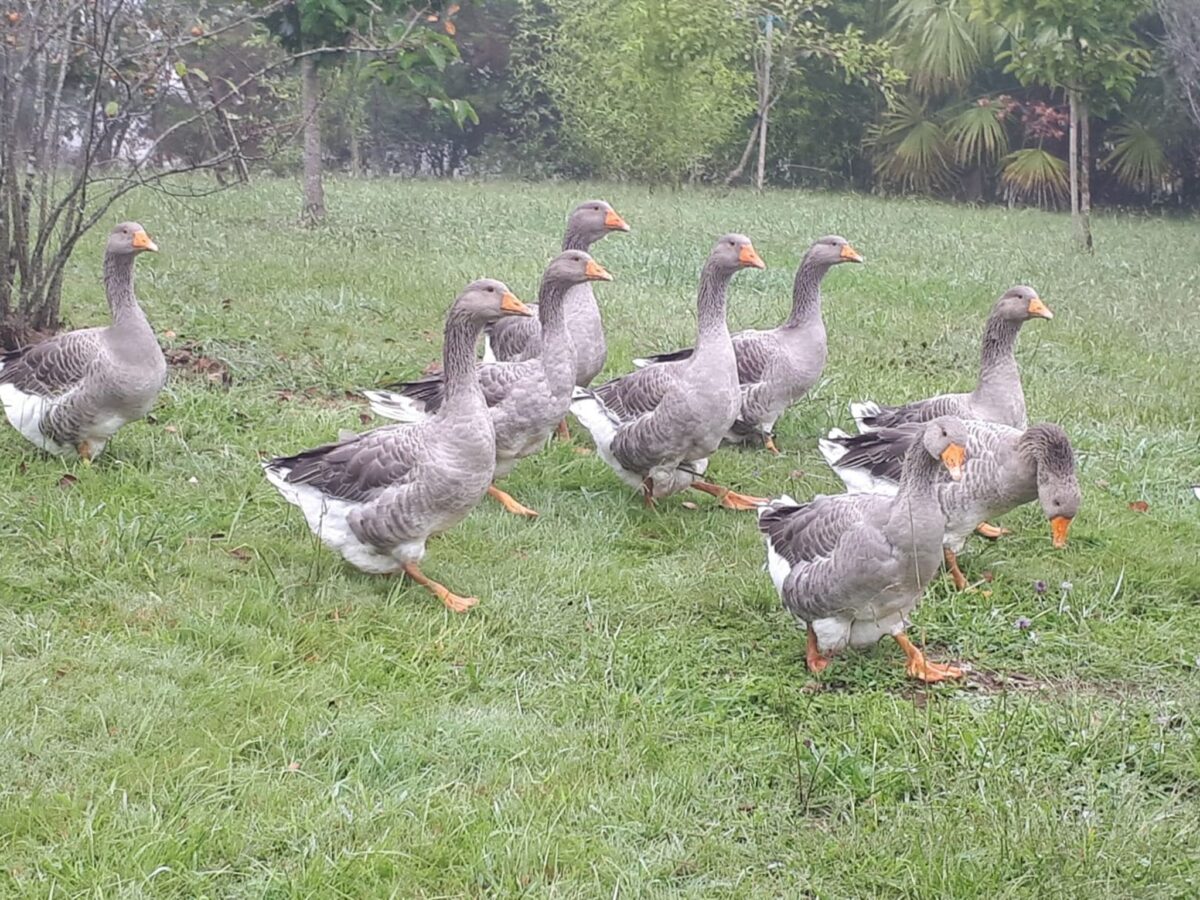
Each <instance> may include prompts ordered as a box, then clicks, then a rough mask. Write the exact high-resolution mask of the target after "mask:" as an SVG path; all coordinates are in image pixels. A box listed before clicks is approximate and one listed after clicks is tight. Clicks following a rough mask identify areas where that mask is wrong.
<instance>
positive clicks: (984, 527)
mask: <svg viewBox="0 0 1200 900" xmlns="http://www.w3.org/2000/svg"><path fill="white" fill-rule="evenodd" d="M975 533H976V534H979V535H982V536H983V537H985V538H987V539H988V540H989V541H994V540H996V539H997V538H1002V537H1004V536H1005V535H1006V534H1012V532H1011V531H1009V530H1008V529H1007V528H1000V527H999V526H997V525H990V524H988V523H987V522H983V523H981V524H980V525H979V526H978V527H977V528H976V529H975Z"/></svg>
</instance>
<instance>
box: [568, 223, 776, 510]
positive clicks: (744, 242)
mask: <svg viewBox="0 0 1200 900" xmlns="http://www.w3.org/2000/svg"><path fill="white" fill-rule="evenodd" d="M748 267H749V268H755V269H765V268H766V265H765V264H764V263H763V261H762V259H761V258H759V255H758V253H757V252H755V250H754V246H753V245H752V244H751V243H750V239H749V238H748V237H746V236H745V235H741V234H727V235H725V236H724V237H722V238H721V239H720V240H718V241H717V243H716V245H715V246H714V247H713V249H712V252H711V253H710V254H709V256H708V261H707V262H706V263H705V264H704V269H703V271H702V272H701V275H700V289H699V293H698V294H697V298H696V308H697V312H698V322H697V334H696V352H695V353H694V354H692V356H691V358H690V359H688V360H687V361H686V362H683V363H681V364H679V365H673V366H649V367H647V368H644V369H636V370H634V371H633V372H631V373H630V374H628V375H624V376H622V377H620V378H616V379H614V380H612V381H609V382H607V383H606V384H603V385H601V386H600V387H598V388H596V389H594V390H586V389H583V388H577V389H576V391H575V400H574V401H573V402H572V403H571V412H572V413H574V414H575V417H576V418H577V419H578V420H579V421H580V422H581V423H582V424H583V426H584V427H585V428H586V429H587V430H588V431H589V432H591V435H592V439H593V440H594V441H595V443H596V449H597V451H598V452H599V454H600V456H601V458H602V459H603V460H604V461H605V462H606V463H608V465H609V466H610V467H611V468H612V469H613V471H614V472H616V473H617V475H618V476H619V477H620V478H621V480H622V481H624V482H625V483H626V484H628V485H630V486H631V487H633V488H634V489H638V490H641V492H642V497H643V500H644V502H645V504H646V505H647V506H653V505H654V501H655V500H656V499H658V498H660V497H665V496H668V495H669V494H673V493H676V492H678V491H682V490H684V489H686V488H688V487H692V488H695V489H697V490H700V491H703V492H705V493H708V494H712V495H713V496H715V497H717V498H718V499H719V500H720V502H721V505H722V506H725V507H728V508H730V509H754V508H756V507H757V506H758V505H759V504H760V503H762V502H764V501H763V500H762V499H760V498H758V497H748V496H745V495H742V494H738V493H735V492H733V491H731V490H729V489H728V488H725V487H720V486H718V485H715V484H712V483H711V482H708V481H703V480H701V478H700V476H701V475H702V474H704V471H705V469H706V468H707V466H708V456H709V454H711V453H712V452H713V451H714V450H716V449H717V447H718V446H720V443H721V439H722V438H723V437H724V436H725V435H726V433H727V432H728V431H729V429H730V427H731V426H732V425H733V421H734V419H736V418H737V416H738V411H739V410H740V408H741V399H740V396H741V395H740V393H739V389H738V380H737V360H736V359H735V357H734V355H733V343H732V342H731V341H730V338H729V328H728V325H727V324H726V321H725V294H726V290H727V288H728V287H729V282H730V280H731V279H732V278H733V276H734V274H735V273H736V272H737V271H738V270H739V269H744V268H748Z"/></svg>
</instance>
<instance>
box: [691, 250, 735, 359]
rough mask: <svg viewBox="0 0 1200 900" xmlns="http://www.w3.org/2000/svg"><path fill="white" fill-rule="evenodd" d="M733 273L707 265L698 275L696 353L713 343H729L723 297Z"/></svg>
mask: <svg viewBox="0 0 1200 900" xmlns="http://www.w3.org/2000/svg"><path fill="white" fill-rule="evenodd" d="M731 278H733V273H732V272H729V271H726V270H724V269H720V268H718V267H717V266H714V265H713V264H712V263H707V264H706V265H705V266H704V270H703V271H702V272H701V273H700V290H699V292H698V293H697V295H696V319H697V322H696V352H697V353H699V352H700V350H701V349H703V348H704V347H705V346H706V345H710V344H713V343H718V344H728V343H729V340H730V338H729V323H728V322H727V321H726V319H725V295H726V292H727V290H728V288H729V281H730V279H731Z"/></svg>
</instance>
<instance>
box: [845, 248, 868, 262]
mask: <svg viewBox="0 0 1200 900" xmlns="http://www.w3.org/2000/svg"><path fill="white" fill-rule="evenodd" d="M842 259H844V260H848V261H849V262H862V261H863V258H862V254H861V253H859V252H858V251H857V250H855V249H854V248H853V247H851V246H850V245H849V244H842Z"/></svg>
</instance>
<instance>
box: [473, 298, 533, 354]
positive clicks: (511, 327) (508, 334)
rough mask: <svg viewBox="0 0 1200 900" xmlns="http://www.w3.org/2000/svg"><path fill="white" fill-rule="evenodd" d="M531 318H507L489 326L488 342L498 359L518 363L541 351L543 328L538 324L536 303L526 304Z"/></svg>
mask: <svg viewBox="0 0 1200 900" xmlns="http://www.w3.org/2000/svg"><path fill="white" fill-rule="evenodd" d="M526 305H527V306H528V307H529V311H530V312H531V313H533V316H532V317H531V318H525V317H524V316H520V317H518V316H506V317H504V318H502V319H498V320H496V321H495V322H493V323H492V324H490V325H488V326H487V329H486V331H487V336H488V342H489V343H490V344H491V347H492V353H494V354H495V356H496V359H497V360H500V361H507V362H517V361H520V360H524V359H529V358H530V357H532V356H536V355H537V353H538V351H539V350H540V349H541V343H542V326H541V324H540V323H539V322H538V318H537V309H538V305H537V304H536V303H529V304H526Z"/></svg>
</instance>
